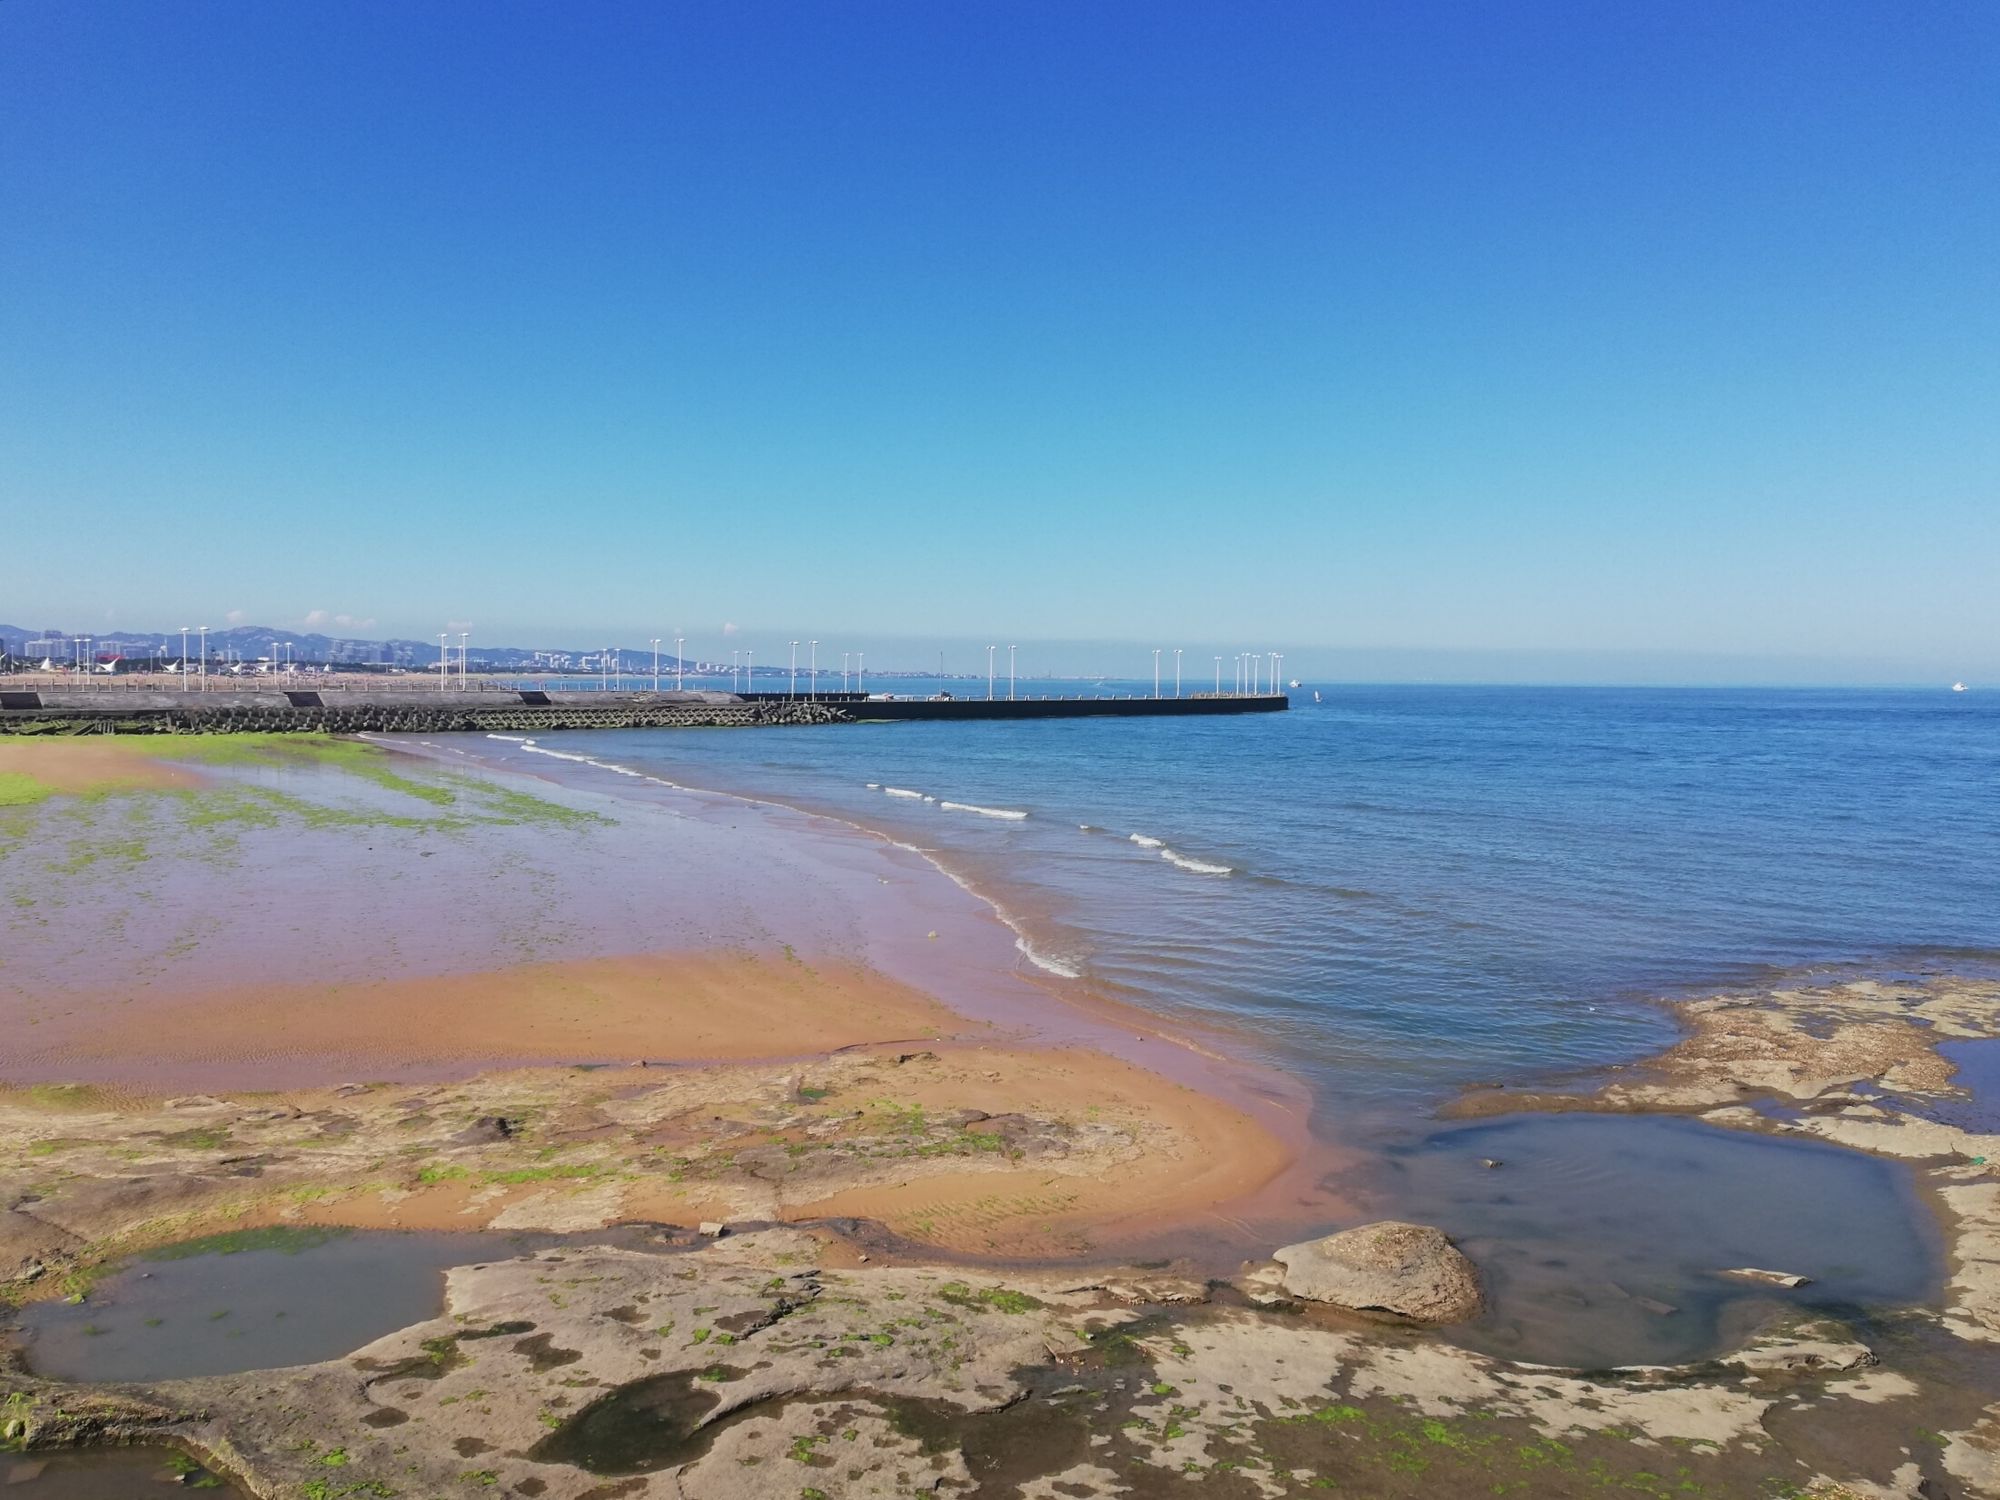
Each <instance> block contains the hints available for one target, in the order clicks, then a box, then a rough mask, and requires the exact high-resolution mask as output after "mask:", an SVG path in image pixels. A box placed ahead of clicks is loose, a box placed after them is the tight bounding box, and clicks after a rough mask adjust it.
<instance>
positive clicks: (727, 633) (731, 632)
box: [722, 625, 736, 636]
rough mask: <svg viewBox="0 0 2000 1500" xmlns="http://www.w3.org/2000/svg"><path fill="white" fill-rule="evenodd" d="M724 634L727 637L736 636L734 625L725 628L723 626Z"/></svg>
mask: <svg viewBox="0 0 2000 1500" xmlns="http://www.w3.org/2000/svg"><path fill="white" fill-rule="evenodd" d="M722 633H723V634H724V635H725V636H731V635H734V634H736V627H735V626H734V625H725V626H723V627H722Z"/></svg>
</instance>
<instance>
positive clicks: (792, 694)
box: [785, 641, 799, 698]
mask: <svg viewBox="0 0 2000 1500" xmlns="http://www.w3.org/2000/svg"><path fill="white" fill-rule="evenodd" d="M798 695H799V643H798V642H797V641H793V642H792V686H791V689H790V691H788V692H787V693H786V694H785V696H786V697H788V698H796V697H798Z"/></svg>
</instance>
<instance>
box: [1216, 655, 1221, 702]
mask: <svg viewBox="0 0 2000 1500" xmlns="http://www.w3.org/2000/svg"><path fill="white" fill-rule="evenodd" d="M1215 696H1216V697H1218V698H1220V697H1221V696H1222V658H1221V657H1219V656H1218V657H1216V659H1215Z"/></svg>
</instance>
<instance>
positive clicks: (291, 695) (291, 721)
mask: <svg viewBox="0 0 2000 1500" xmlns="http://www.w3.org/2000/svg"><path fill="white" fill-rule="evenodd" d="M1289 706H1290V702H1289V700H1288V699H1287V698H1286V697H1285V695H1284V694H1282V693H1257V694H1245V693H1221V694H1216V693H1203V694H1192V695H1189V696H1187V697H1184V698H1154V697H1116V696H1111V695H1103V694H1090V695H1079V696H1075V697H1035V698H1015V699H1007V698H994V699H987V698H880V697H866V696H863V695H862V694H859V693H823V694H820V695H818V696H816V697H812V698H807V697H803V696H800V697H793V696H792V695H790V694H785V693H746V694H743V695H740V696H738V695H735V694H731V693H705V692H685V693H683V692H661V693H643V692H642V693H620V692H562V691H549V692H537V691H533V690H526V691H516V690H514V689H512V688H499V687H482V688H478V689H475V690H470V691H463V692H441V691H438V690H435V689H432V690H430V691H425V690H424V689H422V688H419V687H411V688H406V689H394V688H385V689H375V688H320V689H297V690H291V691H284V690H270V689H248V690H238V689H229V690H223V691H210V692H181V691H177V690H175V689H173V688H151V687H144V686H137V685H127V684H124V683H106V684H104V685H102V686H89V687H74V688H72V687H59V688H32V689H30V688H18V689H16V688H7V687H4V686H0V734H229V733H251V732H260V733H272V732H284V731H320V732H323V733H332V734H358V733H364V732H366V733H375V734H398V733H407V734H443V733H449V732H452V731H455V730H458V731H463V730H475V731H495V730H498V731H508V732H517V733H518V732H523V731H528V732H538V731H545V730H546V731H553V730H561V729H653V728H660V729H666V728H688V729H693V728H711V729H720V728H751V727H759V726H777V725H804V724H868V723H885V722H911V721H929V722H936V721H956V720H964V719H1083V718H1138V717H1155V716H1182V717H1206V716H1210V715H1215V714H1250V713H1277V712H1281V711H1283V710H1284V709H1286V708H1288V707H1289Z"/></svg>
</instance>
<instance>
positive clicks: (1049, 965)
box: [1002, 918, 1083, 979]
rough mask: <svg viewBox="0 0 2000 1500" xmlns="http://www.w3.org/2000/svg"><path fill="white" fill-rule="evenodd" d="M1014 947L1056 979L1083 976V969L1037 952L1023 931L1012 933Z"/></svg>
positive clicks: (1030, 961) (1079, 977)
mask: <svg viewBox="0 0 2000 1500" xmlns="http://www.w3.org/2000/svg"><path fill="white" fill-rule="evenodd" d="M1002 920H1003V921H1004V920H1005V918H1002ZM1014 948H1015V950H1016V951H1017V952H1019V953H1020V955H1021V957H1023V958H1025V959H1026V960H1027V961H1028V962H1029V963H1031V964H1033V965H1034V966H1035V967H1036V968H1038V969H1040V970H1041V971H1042V972H1043V973H1044V974H1053V975H1055V976H1056V978H1058V979H1081V978H1083V970H1081V969H1077V968H1072V967H1071V966H1070V965H1068V964H1066V963H1064V962H1063V961H1062V960H1061V959H1059V958H1051V957H1049V956H1048V954H1046V953H1040V952H1037V951H1036V949H1035V945H1034V944H1033V943H1031V942H1029V941H1028V939H1027V937H1026V935H1025V934H1023V933H1020V932H1016V933H1015V934H1014Z"/></svg>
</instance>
